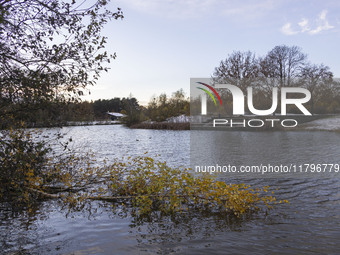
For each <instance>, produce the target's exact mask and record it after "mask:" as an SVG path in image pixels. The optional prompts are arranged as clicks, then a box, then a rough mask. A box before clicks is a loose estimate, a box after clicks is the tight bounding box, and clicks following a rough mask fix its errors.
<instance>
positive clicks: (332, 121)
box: [304, 116, 340, 130]
mask: <svg viewBox="0 0 340 255" xmlns="http://www.w3.org/2000/svg"><path fill="white" fill-rule="evenodd" d="M304 126H305V129H318V130H340V116H335V117H330V118H325V119H318V120H314V121H311V122H308V123H306V124H304Z"/></svg>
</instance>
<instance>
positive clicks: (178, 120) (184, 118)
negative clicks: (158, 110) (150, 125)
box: [166, 114, 190, 123]
mask: <svg viewBox="0 0 340 255" xmlns="http://www.w3.org/2000/svg"><path fill="white" fill-rule="evenodd" d="M166 122H169V123H187V122H190V116H186V115H184V114H183V115H180V116H177V117H170V118H167V119H166Z"/></svg>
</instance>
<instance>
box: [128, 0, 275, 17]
mask: <svg viewBox="0 0 340 255" xmlns="http://www.w3.org/2000/svg"><path fill="white" fill-rule="evenodd" d="M277 2H278V1H277V0H276V1H274V0H257V1H254V0H243V1H237V0H181V1H179V0H124V4H127V5H129V6H130V7H131V8H133V9H135V10H138V11H140V12H146V13H148V14H150V15H159V16H162V17H168V18H174V19H177V18H180V19H188V18H202V17H207V16H209V17H215V16H228V17H237V18H242V19H247V18H253V17H258V16H261V15H264V14H265V13H268V12H270V11H271V10H273V9H274V8H275V6H276V5H277V4H278V3H277ZM254 10H256V11H254Z"/></svg>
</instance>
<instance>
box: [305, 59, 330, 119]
mask: <svg viewBox="0 0 340 255" xmlns="http://www.w3.org/2000/svg"><path fill="white" fill-rule="evenodd" d="M300 77H301V83H302V84H301V85H302V86H304V87H306V88H307V89H308V90H309V91H310V93H311V100H310V104H311V112H312V113H314V104H315V102H317V101H318V100H319V99H320V97H321V96H322V95H323V94H324V92H325V90H328V89H329V87H330V85H331V84H332V82H333V73H332V72H331V71H330V70H329V67H328V66H324V65H322V64H321V65H313V64H308V65H306V66H304V67H303V68H302V70H301V73H300Z"/></svg>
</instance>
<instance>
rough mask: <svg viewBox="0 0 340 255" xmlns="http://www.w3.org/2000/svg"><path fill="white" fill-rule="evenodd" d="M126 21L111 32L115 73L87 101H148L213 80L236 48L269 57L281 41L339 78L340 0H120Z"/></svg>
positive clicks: (116, 3)
mask: <svg viewBox="0 0 340 255" xmlns="http://www.w3.org/2000/svg"><path fill="white" fill-rule="evenodd" d="M110 7H111V8H112V10H114V9H115V8H116V7H121V8H122V10H123V12H124V16H125V18H124V19H123V20H122V21H120V20H118V21H112V22H111V23H110V24H109V25H108V26H107V27H106V28H105V30H104V33H105V34H106V35H107V36H108V37H109V39H108V47H107V48H108V50H109V51H111V52H116V53H117V58H116V60H114V61H113V62H112V63H111V64H110V68H111V70H109V72H108V73H105V74H103V75H102V77H101V78H100V80H99V81H98V84H97V85H96V86H95V87H92V88H90V90H91V96H90V97H88V96H87V97H85V98H86V99H99V98H102V99H109V98H113V97H127V96H129V94H130V93H132V95H133V96H134V97H136V98H137V99H138V100H139V102H140V103H142V104H146V103H147V102H148V101H149V99H150V98H151V97H152V96H153V95H159V94H160V93H162V92H165V93H167V94H168V95H170V94H171V93H172V92H174V91H176V90H178V89H180V88H183V89H184V90H185V92H186V93H187V95H189V85H190V78H191V77H210V76H211V74H212V73H213V71H214V68H215V67H216V66H218V65H219V63H220V61H221V60H222V59H225V58H226V57H227V55H228V54H230V53H232V52H233V51H236V50H241V51H247V50H250V51H252V52H255V53H256V54H257V55H261V56H263V55H265V54H266V53H267V52H268V51H269V50H271V49H272V48H273V47H274V46H276V45H281V44H286V45H290V46H291V45H297V46H299V47H301V48H302V50H303V51H304V52H305V53H306V54H308V57H309V60H310V61H311V62H312V63H315V64H321V63H323V64H325V65H328V66H329V67H330V68H331V71H333V73H334V74H335V76H337V77H339V76H340V47H339V45H340V16H339V14H340V1H336V0H334V1H330V0H324V1H320V0H317V1H307V0H300V1H298V0H295V1H292V0H276V1H274V0H245V1H236V0H225V1H222V0H202V1H199V0H163V1H161V0H117V1H112V2H111V3H110Z"/></svg>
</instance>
